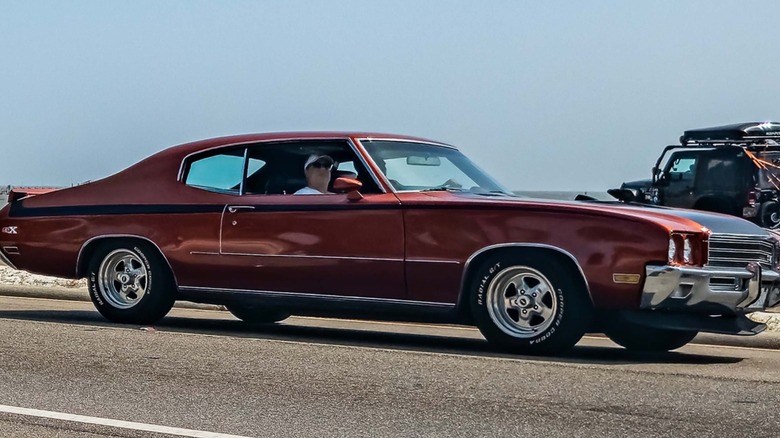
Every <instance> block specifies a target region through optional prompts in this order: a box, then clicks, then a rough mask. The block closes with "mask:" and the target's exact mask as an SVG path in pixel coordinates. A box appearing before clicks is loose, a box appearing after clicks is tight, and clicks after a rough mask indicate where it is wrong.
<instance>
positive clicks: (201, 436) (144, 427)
mask: <svg viewBox="0 0 780 438" xmlns="http://www.w3.org/2000/svg"><path fill="white" fill-rule="evenodd" d="M0 412H5V413H8V414H16V415H26V416H28V417H39V418H50V419H54V420H62V421H73V422H76V423H86V424H95V425H99V426H109V427H117V428H120V429H130V430H135V431H142V432H154V433H164V434H168V435H176V436H186V437H192V438H251V437H246V436H241V435H228V434H226V433H217V432H206V431H202V430H191V429H180V428H178V427H168V426H158V425H155V424H145V423H135V422H132V421H122V420H111V419H108V418H98V417H87V416H84V415H73V414H65V413H62V412H53V411H41V410H38V409H27V408H19V407H16V406H6V405H0Z"/></svg>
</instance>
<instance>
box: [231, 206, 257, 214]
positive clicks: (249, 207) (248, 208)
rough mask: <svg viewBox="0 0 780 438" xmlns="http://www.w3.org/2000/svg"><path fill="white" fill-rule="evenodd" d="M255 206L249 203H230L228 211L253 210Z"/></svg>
mask: <svg viewBox="0 0 780 438" xmlns="http://www.w3.org/2000/svg"><path fill="white" fill-rule="evenodd" d="M254 209H255V208H254V207H252V206H251V205H231V206H229V207H228V212H229V213H235V212H237V211H239V210H254Z"/></svg>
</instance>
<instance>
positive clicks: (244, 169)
mask: <svg viewBox="0 0 780 438" xmlns="http://www.w3.org/2000/svg"><path fill="white" fill-rule="evenodd" d="M248 169H249V148H248V147H245V148H244V165H243V166H242V167H241V182H239V183H238V196H244V182H245V181H246V177H247V175H246V172H247V170H248Z"/></svg>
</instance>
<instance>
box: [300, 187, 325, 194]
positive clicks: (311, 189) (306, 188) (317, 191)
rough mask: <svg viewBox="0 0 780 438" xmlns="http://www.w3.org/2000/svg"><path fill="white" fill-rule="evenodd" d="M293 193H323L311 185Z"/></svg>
mask: <svg viewBox="0 0 780 438" xmlns="http://www.w3.org/2000/svg"><path fill="white" fill-rule="evenodd" d="M293 195H324V193H322V192H321V191H319V190H317V189H313V188H311V187H304V188H302V189H300V190H298V191H297V192H295V193H293Z"/></svg>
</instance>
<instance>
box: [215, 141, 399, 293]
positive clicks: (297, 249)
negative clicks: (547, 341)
mask: <svg viewBox="0 0 780 438" xmlns="http://www.w3.org/2000/svg"><path fill="white" fill-rule="evenodd" d="M264 147H266V149H263V148H264ZM316 147H317V142H314V143H312V142H311V141H308V142H305V144H303V143H302V144H301V145H297V144H295V143H292V144H290V143H287V144H285V145H283V146H279V145H256V146H255V147H254V148H253V150H252V152H251V153H250V158H251V155H252V154H256V155H258V156H263V155H264V153H265V152H266V151H269V152H268V153H267V154H265V155H268V157H269V158H268V160H269V161H270V162H271V163H270V164H271V165H274V166H275V168H277V169H280V168H281V169H283V170H284V169H293V172H294V173H295V172H297V173H300V174H302V173H303V169H302V168H298V167H297V166H293V167H292V168H289V167H286V166H279V165H278V164H279V163H273V161H274V160H277V161H278V160H292V161H294V162H295V163H296V164H298V163H302V162H303V160H305V155H306V154H307V153H310V152H311V151H312V150H313V148H316ZM323 147H326V149H327V150H325V151H324V153H331V154H340V155H341V156H342V160H343V157H344V154H348V153H352V154H354V153H355V152H354V151H353V150H352V149H351V148H350V146H349V143H348V142H346V141H341V142H336V143H333V142H328V143H324V144H323ZM339 147H340V148H341V149H339ZM273 148H277V150H276V151H275V152H274V153H271V152H270V151H271V149H273ZM282 149H288V150H289V151H288V153H283V151H282ZM301 152H305V154H301ZM354 161H356V162H359V161H358V160H354ZM272 177H273V175H269V176H268V179H269V182H270V180H271V178H272ZM295 177H296V175H295V174H293V176H292V178H293V179H294V178H295ZM248 180H249V178H248ZM266 186H267V184H266ZM293 189H294V187H292V188H290V190H285V191H283V193H282V194H279V193H277V194H272V193H268V194H266V193H262V194H260V193H254V194H253V193H251V192H250V193H249V194H245V195H243V196H241V197H239V198H238V199H237V201H238V202H235V203H231V204H228V205H226V206H225V210H224V212H223V214H222V221H221V232H220V247H219V254H220V258H221V262H220V263H221V267H222V275H221V277H222V279H221V283H222V285H223V286H222V287H224V288H227V289H236V290H244V291H274V292H291V293H304V294H322V295H332V296H351V297H371V298H396V299H398V298H401V299H402V298H405V287H404V284H405V282H404V263H403V256H404V240H403V217H402V212H401V208H400V204H399V202H398V199H397V198H396V197H395V195H393V194H391V193H381V192H378V193H370V190H367V191H366V193H364V194H363V199H360V200H350V199H349V197H348V196H347V194H344V193H341V194H338V193H334V194H323V195H291V194H284V193H292V192H293ZM255 191H260V190H255ZM247 192H249V191H247Z"/></svg>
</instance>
